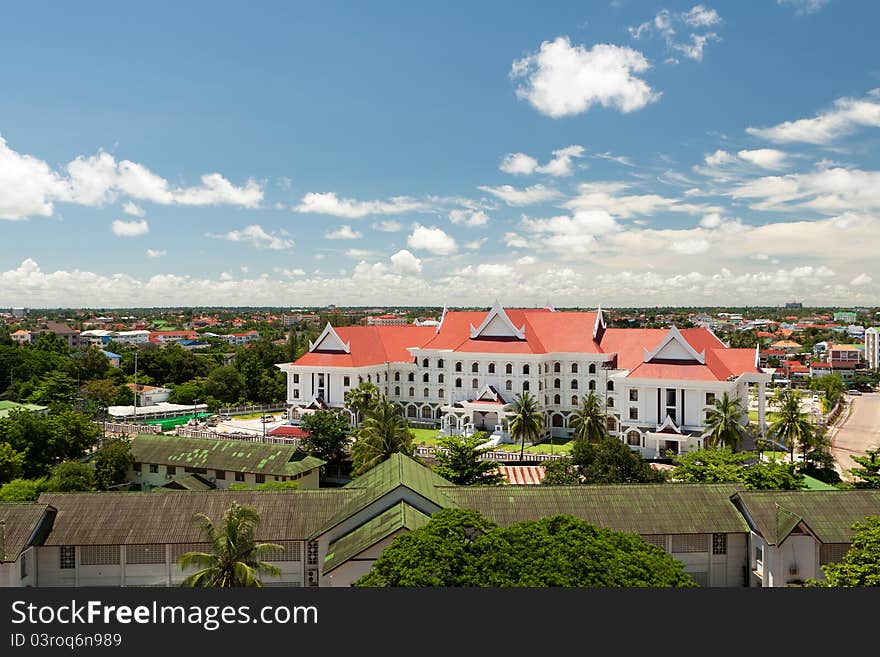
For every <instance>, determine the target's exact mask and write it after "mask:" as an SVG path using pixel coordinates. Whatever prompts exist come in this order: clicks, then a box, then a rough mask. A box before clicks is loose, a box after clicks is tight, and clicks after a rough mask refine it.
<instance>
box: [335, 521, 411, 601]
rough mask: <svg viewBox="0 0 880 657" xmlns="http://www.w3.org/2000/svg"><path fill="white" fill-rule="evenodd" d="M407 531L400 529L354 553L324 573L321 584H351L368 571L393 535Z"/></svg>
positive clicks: (337, 585) (341, 585)
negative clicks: (337, 566) (336, 566)
mask: <svg viewBox="0 0 880 657" xmlns="http://www.w3.org/2000/svg"><path fill="white" fill-rule="evenodd" d="M408 532H409V530H408V529H400V530H398V531H396V532H394V533H393V534H391V535H390V536H388V537H387V538H384V539H382V540H381V541H379V542H378V543H376V545H374V546H373V547H371V548H368V549H366V550H364V551H363V552H361V553H360V554H357V555H355V556H354V557H353V558H352V559H350V560H349V561H346V562H345V563H344V564H342V565H341V566H339V568H336V569H335V570H333V572H331V573H330V574H329V575H325V576H324V577H323V582H322V585H323V586H332V587H343V586H351V585H352V583H354V582H355V581H357V580H358V579H359V578H360V577H361V576H363V575H366V574H367V573H368V572H370V570H371V569H372V568H373V564H374V563H376V559H378V558H379V554H381V552H382V550H384V549H385V548H386V547H387V546H388V545H389V544H390V543H391V541H393V540H394V537H395V536H399V535H400V534H406V533H408Z"/></svg>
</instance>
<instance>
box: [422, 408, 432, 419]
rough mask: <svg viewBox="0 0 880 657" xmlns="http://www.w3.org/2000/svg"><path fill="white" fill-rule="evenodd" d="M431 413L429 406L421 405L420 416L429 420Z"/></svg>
mask: <svg viewBox="0 0 880 657" xmlns="http://www.w3.org/2000/svg"><path fill="white" fill-rule="evenodd" d="M433 415H434V413H433V412H432V411H431V407H430V406H422V418H424V419H428V420H430V419H431V417H432V416H433Z"/></svg>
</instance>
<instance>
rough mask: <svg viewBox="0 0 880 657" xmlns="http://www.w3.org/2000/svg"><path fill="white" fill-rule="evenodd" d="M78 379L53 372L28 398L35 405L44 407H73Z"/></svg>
mask: <svg viewBox="0 0 880 657" xmlns="http://www.w3.org/2000/svg"><path fill="white" fill-rule="evenodd" d="M76 393H77V388H76V379H73V378H71V377H70V376H68V375H67V374H65V373H64V372H52V373H51V374H49V375H48V376H46V377H45V378H44V379H43V380H42V381H41V382H40V384H39V385H38V386H37V389H36V390H34V392H33V393H32V394H31V396H30V397H29V398H28V401H29V402H31V403H33V404H42V405H44V406H53V405H67V406H69V405H71V404H72V401H73V400H74V399H75V398H76Z"/></svg>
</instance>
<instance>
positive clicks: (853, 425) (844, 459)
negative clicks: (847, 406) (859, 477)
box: [831, 392, 880, 479]
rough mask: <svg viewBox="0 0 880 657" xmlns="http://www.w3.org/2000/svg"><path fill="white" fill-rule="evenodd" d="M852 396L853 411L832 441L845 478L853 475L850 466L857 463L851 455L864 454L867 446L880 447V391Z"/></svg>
mask: <svg viewBox="0 0 880 657" xmlns="http://www.w3.org/2000/svg"><path fill="white" fill-rule="evenodd" d="M849 399H850V400H851V401H852V412H851V413H850V416H849V418H848V419H847V420H846V422H844V423H843V426H841V428H840V430H839V431H838V432H837V434H836V435H834V436H833V438H832V442H831V445H832V450H831V451H832V453H833V454H834V459H835V461H837V466H838V471H840V472H841V474H842V476H843V478H844V479H850V476H849V472H848V471H849V469H850V468H855V467H858V464H857V463H856V462H855V461H853V460H852V459H851V458H850V456H851V455H852V454H855V455H856V456H861V455H863V454H864V453H865V450H867V449H873V448H876V447H880V393H876V392H874V393H866V394H864V395H861V396H858V397H849Z"/></svg>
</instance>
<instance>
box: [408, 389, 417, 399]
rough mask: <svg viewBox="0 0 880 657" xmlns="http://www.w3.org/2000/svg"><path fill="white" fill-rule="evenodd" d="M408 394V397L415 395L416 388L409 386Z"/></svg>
mask: <svg viewBox="0 0 880 657" xmlns="http://www.w3.org/2000/svg"><path fill="white" fill-rule="evenodd" d="M409 396H410V397H415V396H416V389H415V388H410V389H409Z"/></svg>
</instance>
